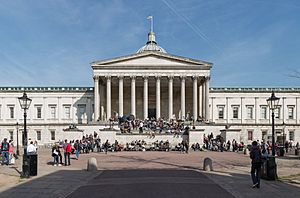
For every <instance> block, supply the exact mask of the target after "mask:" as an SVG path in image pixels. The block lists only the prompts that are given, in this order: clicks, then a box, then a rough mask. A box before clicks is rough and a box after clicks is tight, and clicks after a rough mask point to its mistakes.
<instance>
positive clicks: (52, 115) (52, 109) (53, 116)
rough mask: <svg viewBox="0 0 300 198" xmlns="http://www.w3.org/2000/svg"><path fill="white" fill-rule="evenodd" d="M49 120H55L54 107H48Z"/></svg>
mask: <svg viewBox="0 0 300 198" xmlns="http://www.w3.org/2000/svg"><path fill="white" fill-rule="evenodd" d="M50 118H51V119H56V106H50Z"/></svg>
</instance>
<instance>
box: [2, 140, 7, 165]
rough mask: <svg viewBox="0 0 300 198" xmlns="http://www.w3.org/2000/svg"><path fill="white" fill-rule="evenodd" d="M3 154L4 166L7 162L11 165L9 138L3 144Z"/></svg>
mask: <svg viewBox="0 0 300 198" xmlns="http://www.w3.org/2000/svg"><path fill="white" fill-rule="evenodd" d="M1 154H2V165H4V162H6V165H9V143H8V142H7V138H4V140H3V142H2V144H1ZM5 160H6V161H5Z"/></svg>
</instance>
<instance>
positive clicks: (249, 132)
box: [248, 131, 253, 140]
mask: <svg viewBox="0 0 300 198" xmlns="http://www.w3.org/2000/svg"><path fill="white" fill-rule="evenodd" d="M248 140H253V131H248Z"/></svg>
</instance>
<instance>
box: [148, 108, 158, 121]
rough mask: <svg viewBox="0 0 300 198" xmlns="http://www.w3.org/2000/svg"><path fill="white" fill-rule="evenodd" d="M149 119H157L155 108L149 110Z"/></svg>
mask: <svg viewBox="0 0 300 198" xmlns="http://www.w3.org/2000/svg"><path fill="white" fill-rule="evenodd" d="M148 118H149V119H151V118H156V109H155V108H149V109H148Z"/></svg>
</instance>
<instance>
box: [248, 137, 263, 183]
mask: <svg viewBox="0 0 300 198" xmlns="http://www.w3.org/2000/svg"><path fill="white" fill-rule="evenodd" d="M250 158H251V178H252V182H253V186H252V188H260V172H261V163H262V154H261V151H260V148H259V146H258V145H257V141H253V142H252V148H251V150H250Z"/></svg>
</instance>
